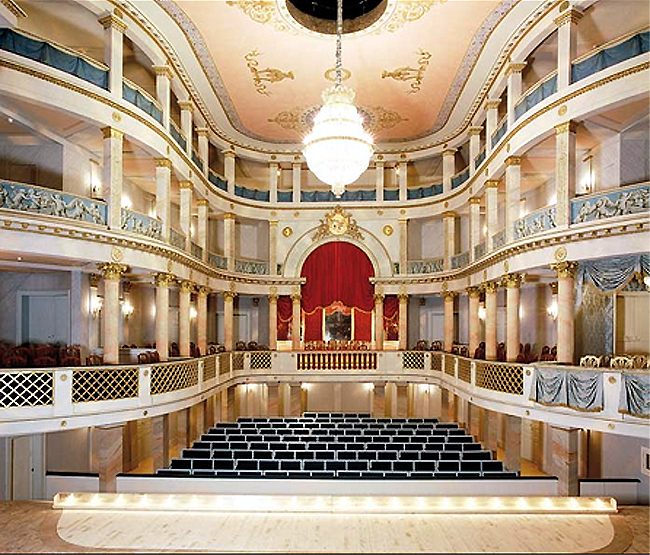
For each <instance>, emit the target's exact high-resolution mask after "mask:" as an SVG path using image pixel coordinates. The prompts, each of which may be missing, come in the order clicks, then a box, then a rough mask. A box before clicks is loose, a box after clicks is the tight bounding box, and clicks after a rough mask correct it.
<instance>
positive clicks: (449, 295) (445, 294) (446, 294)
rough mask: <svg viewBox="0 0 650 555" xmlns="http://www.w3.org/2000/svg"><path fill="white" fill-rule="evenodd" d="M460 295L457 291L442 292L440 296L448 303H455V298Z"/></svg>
mask: <svg viewBox="0 0 650 555" xmlns="http://www.w3.org/2000/svg"><path fill="white" fill-rule="evenodd" d="M456 295H458V293H456V291H442V292H441V293H440V296H441V297H442V298H443V300H444V301H445V302H446V301H453V300H454V297H455V296H456Z"/></svg>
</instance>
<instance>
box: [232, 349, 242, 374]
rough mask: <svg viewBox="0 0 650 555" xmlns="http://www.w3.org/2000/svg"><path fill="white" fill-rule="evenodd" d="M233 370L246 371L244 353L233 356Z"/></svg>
mask: <svg viewBox="0 0 650 555" xmlns="http://www.w3.org/2000/svg"><path fill="white" fill-rule="evenodd" d="M232 369H233V371H234V372H237V370H243V369H244V353H233V354H232Z"/></svg>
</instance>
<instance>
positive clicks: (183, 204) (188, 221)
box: [178, 180, 194, 252]
mask: <svg viewBox="0 0 650 555" xmlns="http://www.w3.org/2000/svg"><path fill="white" fill-rule="evenodd" d="M178 185H179V188H180V191H181V198H180V219H179V223H180V226H181V231H182V232H183V235H185V250H186V251H187V252H190V250H191V248H192V233H191V232H192V192H193V190H194V185H193V184H192V182H191V181H187V180H185V181H181V182H180V183H179V184H178Z"/></svg>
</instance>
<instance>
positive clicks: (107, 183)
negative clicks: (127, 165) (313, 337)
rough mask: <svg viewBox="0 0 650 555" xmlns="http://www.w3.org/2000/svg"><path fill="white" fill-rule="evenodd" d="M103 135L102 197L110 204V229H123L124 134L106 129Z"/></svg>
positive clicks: (113, 129) (111, 128) (112, 129)
mask: <svg viewBox="0 0 650 555" xmlns="http://www.w3.org/2000/svg"><path fill="white" fill-rule="evenodd" d="M102 133H103V135H104V167H103V183H102V196H103V197H104V200H105V201H106V202H107V203H108V227H109V229H121V228H122V176H123V164H124V154H123V152H122V147H123V144H124V134H123V133H122V132H121V131H119V130H117V129H115V128H114V127H104V128H103V129H102Z"/></svg>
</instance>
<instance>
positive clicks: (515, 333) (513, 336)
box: [503, 274, 523, 362]
mask: <svg viewBox="0 0 650 555" xmlns="http://www.w3.org/2000/svg"><path fill="white" fill-rule="evenodd" d="M522 277H523V276H522V275H521V274H508V275H507V276H505V277H504V280H503V281H504V282H505V286H506V360H507V361H508V362H514V361H516V360H517V355H518V354H519V342H520V341H519V337H520V323H519V298H520V290H519V287H520V285H521V281H522Z"/></svg>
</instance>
